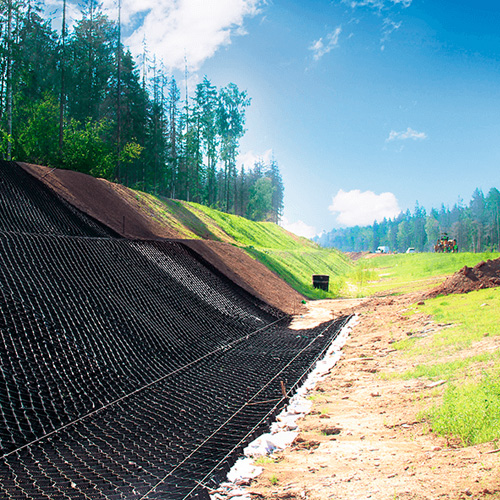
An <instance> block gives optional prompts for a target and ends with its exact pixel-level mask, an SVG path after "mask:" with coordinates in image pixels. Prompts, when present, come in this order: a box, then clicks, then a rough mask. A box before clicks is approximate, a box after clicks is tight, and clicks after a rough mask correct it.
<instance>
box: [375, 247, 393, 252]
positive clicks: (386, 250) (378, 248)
mask: <svg viewBox="0 0 500 500" xmlns="http://www.w3.org/2000/svg"><path fill="white" fill-rule="evenodd" d="M389 251H390V250H389V247H386V246H380V247H377V250H375V253H389Z"/></svg>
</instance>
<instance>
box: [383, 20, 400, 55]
mask: <svg viewBox="0 0 500 500" xmlns="http://www.w3.org/2000/svg"><path fill="white" fill-rule="evenodd" d="M402 24H403V23H402V22H401V21H399V23H396V22H394V21H392V20H391V19H389V18H388V17H387V18H385V19H384V26H383V28H382V38H381V39H380V44H381V45H380V50H384V49H385V42H387V41H388V40H389V38H390V37H391V34H392V33H393V32H394V31H396V30H398V29H399V28H401V25H402Z"/></svg>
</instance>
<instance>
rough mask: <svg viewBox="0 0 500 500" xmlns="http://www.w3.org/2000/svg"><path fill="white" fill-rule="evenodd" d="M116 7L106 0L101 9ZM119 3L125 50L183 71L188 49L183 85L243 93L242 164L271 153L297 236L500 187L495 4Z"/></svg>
mask: <svg viewBox="0 0 500 500" xmlns="http://www.w3.org/2000/svg"><path fill="white" fill-rule="evenodd" d="M50 1H51V2H52V1H53V2H54V4H53V7H57V5H56V3H60V2H56V1H55V0H50ZM47 3H48V2H47ZM115 5H116V0H105V2H104V6H105V7H107V8H109V9H110V11H109V12H110V17H113V16H114V14H113V12H114V10H116V7H115ZM122 5H123V9H124V14H123V19H124V24H125V26H124V32H125V33H127V35H128V38H127V40H126V43H127V44H128V45H129V46H130V47H131V48H132V50H133V52H135V53H136V54H140V53H141V52H142V40H143V38H144V33H146V41H147V44H148V47H149V51H150V53H155V54H156V55H157V57H158V58H161V59H162V60H163V61H164V63H165V65H166V66H167V67H169V68H170V69H171V71H173V72H174V74H175V75H176V76H177V78H178V80H180V81H182V79H183V75H184V57H186V58H187V61H188V65H189V84H190V85H191V86H194V85H195V84H196V83H197V81H200V80H201V79H202V78H203V76H204V75H205V74H206V75H207V76H208V78H209V79H210V80H211V81H212V82H213V83H214V84H216V85H218V86H224V85H226V84H227V83H229V82H234V83H236V84H237V85H238V87H239V88H240V89H245V90H247V92H248V95H249V96H250V97H251V98H252V104H251V106H250V108H249V109H248V111H247V123H246V127H247V129H248V131H247V133H246V135H245V137H244V138H243V139H242V141H241V148H240V152H241V157H240V160H241V161H242V162H245V163H246V164H247V165H248V164H251V162H252V161H253V159H255V158H259V157H262V158H264V159H268V158H269V157H270V155H271V154H274V157H275V158H276V160H277V161H278V164H279V166H280V169H281V172H282V176H283V180H284V183H285V214H284V216H285V220H284V225H285V226H287V227H289V228H291V229H293V230H294V231H296V232H298V233H301V234H303V235H307V236H312V235H314V234H316V233H319V232H321V231H322V230H327V231H328V230H331V229H332V228H333V227H339V226H341V225H354V224H371V223H372V222H373V220H374V218H379V219H380V218H382V217H383V216H394V215H396V214H397V213H398V212H399V211H400V210H406V209H408V208H409V209H410V210H413V208H414V207H415V203H416V202H417V201H418V203H419V204H420V205H422V206H424V207H425V208H426V209H427V210H430V209H431V208H432V207H439V206H440V205H441V203H444V204H445V205H449V206H452V205H453V204H454V203H456V202H457V201H458V200H459V199H460V198H462V199H463V200H465V202H466V203H468V202H469V200H470V197H471V194H472V192H473V190H474V189H475V188H476V187H479V188H481V189H483V191H484V192H485V194H486V193H487V192H488V190H489V189H490V188H491V187H493V186H495V187H497V188H500V182H499V180H500V179H499V174H498V173H499V171H500V169H499V165H500V112H499V111H500V78H499V77H500V64H499V62H500V61H499V59H500V30H499V29H498V26H500V3H498V2H496V1H484V0H475V1H474V2H472V1H470V0H469V1H460V0H454V1H448V0H332V1H326V0H301V1H295V0H292V1H288V0H287V1H285V0H268V1H263V0H142V1H140V2H139V1H137V0H122ZM113 9H114V10H113ZM75 15H76V14H75ZM55 17H57V14H56V15H55Z"/></svg>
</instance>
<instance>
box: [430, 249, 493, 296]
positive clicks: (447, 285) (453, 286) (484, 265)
mask: <svg viewBox="0 0 500 500" xmlns="http://www.w3.org/2000/svg"><path fill="white" fill-rule="evenodd" d="M496 286H500V258H499V259H494V260H488V261H486V262H485V261H484V260H483V261H481V262H479V264H476V265H475V266H474V267H467V266H464V267H463V268H462V269H460V271H457V272H456V273H455V274H453V275H452V276H450V277H449V278H447V279H446V280H445V281H444V282H443V283H442V284H441V285H439V286H438V287H437V288H435V289H434V290H432V291H431V292H429V294H428V296H429V297H436V296H437V295H448V294H450V293H468V292H472V291H474V290H481V289H482V288H493V287H496Z"/></svg>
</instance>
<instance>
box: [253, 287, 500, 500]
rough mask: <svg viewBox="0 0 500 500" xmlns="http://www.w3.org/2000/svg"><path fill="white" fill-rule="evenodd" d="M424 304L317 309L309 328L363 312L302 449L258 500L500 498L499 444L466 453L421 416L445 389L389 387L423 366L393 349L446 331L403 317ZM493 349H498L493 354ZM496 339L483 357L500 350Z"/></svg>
mask: <svg viewBox="0 0 500 500" xmlns="http://www.w3.org/2000/svg"><path fill="white" fill-rule="evenodd" d="M421 298H422V297H421V296H419V295H415V294H414V295H406V296H401V297H391V298H372V299H364V300H359V301H341V300H338V301H317V302H311V303H310V304H309V312H308V314H304V315H302V318H298V320H297V321H298V322H299V321H300V323H299V324H300V326H305V325H306V324H307V323H308V324H309V325H310V326H313V325H314V323H315V310H316V309H317V311H318V314H317V318H316V319H317V320H324V318H325V317H327V316H330V317H333V316H336V315H339V314H340V313H341V312H342V313H349V312H350V311H351V310H353V309H355V310H356V311H358V312H359V313H360V316H359V322H358V324H357V325H356V326H355V327H354V329H353V331H352V333H351V335H350V337H349V339H348V341H347V343H346V345H345V347H344V349H343V357H342V359H341V360H340V362H339V363H338V364H337V365H336V366H335V367H334V368H333V369H332V370H331V372H330V376H329V377H328V378H327V379H326V380H324V381H323V382H321V383H320V384H319V386H318V388H317V391H316V393H315V394H314V395H313V396H312V399H313V400H314V403H313V410H312V413H310V414H309V415H307V416H306V417H305V418H304V419H302V420H301V421H300V428H301V432H300V434H299V436H298V438H297V439H296V440H295V443H294V445H293V446H292V447H291V448H289V449H287V450H285V451H283V452H278V453H276V454H275V460H276V461H275V463H266V464H264V473H263V474H262V475H261V476H260V477H259V478H258V479H257V480H256V481H254V482H252V483H251V485H250V486H249V488H248V490H249V491H250V492H251V494H252V498H253V499H310V500H318V499H321V500H323V499H330V498H334V499H346V500H347V499H349V500H352V499H376V500H389V499H390V500H394V499H399V500H403V499H404V500H424V499H426V500H427V499H429V500H430V499H462V498H464V499H465V498H474V499H479V498H480V499H484V498H487V499H493V498H495V499H499V498H500V450H498V449H497V444H495V443H486V444H482V445H478V446H469V447H461V446H460V445H459V443H457V442H453V441H448V440H447V439H445V438H442V437H437V436H436V435H435V434H434V433H433V432H432V430H431V429H430V428H429V425H428V424H427V423H426V422H425V421H422V417H420V416H419V413H420V411H421V410H423V409H425V408H427V407H429V406H430V405H431V404H433V403H435V402H437V401H438V400H439V397H440V395H441V394H442V392H443V391H444V388H445V387H446V383H444V381H435V382H430V381H428V380H426V379H410V380H402V379H400V378H390V376H388V375H390V374H391V373H393V372H404V371H406V370H408V369H411V368H412V366H413V364H415V362H416V360H415V358H409V357H407V356H405V355H404V354H403V353H401V352H400V351H396V350H395V349H394V346H393V343H394V341H395V340H400V339H404V338H408V335H409V334H410V335H421V336H429V337H430V336H432V335H433V334H435V333H437V332H439V331H440V330H441V329H443V328H447V327H449V325H439V324H436V323H434V322H433V321H431V320H430V318H429V317H427V316H426V315H424V314H422V313H417V314H413V315H409V316H406V315H404V313H405V311H406V310H407V308H408V306H409V305H410V304H413V303H415V302H418V301H419V300H421ZM490 342H492V343H493V345H490ZM498 347H499V346H498V342H497V340H496V339H495V338H488V339H485V342H481V343H479V345H478V346H476V347H475V348H476V349H491V348H498Z"/></svg>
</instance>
